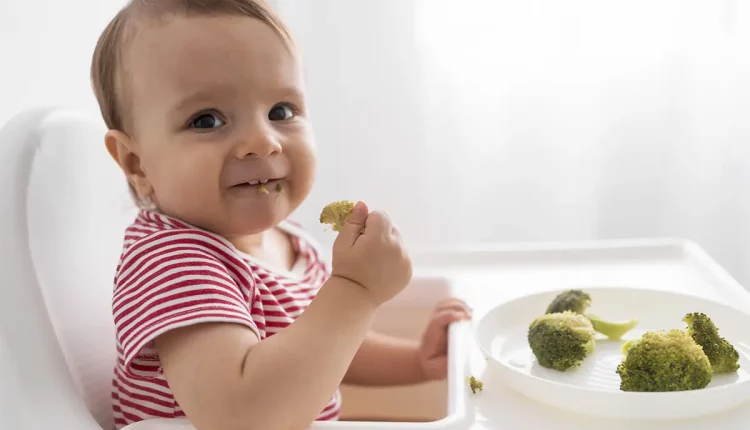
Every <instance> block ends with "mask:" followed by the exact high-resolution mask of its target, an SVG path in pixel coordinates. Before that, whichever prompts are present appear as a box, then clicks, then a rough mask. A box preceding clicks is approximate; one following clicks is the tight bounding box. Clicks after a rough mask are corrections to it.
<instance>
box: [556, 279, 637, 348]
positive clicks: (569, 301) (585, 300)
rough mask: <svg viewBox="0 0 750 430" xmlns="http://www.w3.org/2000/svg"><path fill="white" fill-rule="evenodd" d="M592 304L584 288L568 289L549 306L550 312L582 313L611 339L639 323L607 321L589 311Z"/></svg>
mask: <svg viewBox="0 0 750 430" xmlns="http://www.w3.org/2000/svg"><path fill="white" fill-rule="evenodd" d="M589 306H591V296H590V295H589V294H588V293H585V292H583V291H582V290H568V291H564V292H562V293H560V294H558V295H557V296H556V297H555V298H554V299H553V300H552V303H550V304H549V306H547V312H546V313H548V314H551V313H558V312H563V311H571V312H575V313H577V314H581V315H583V316H585V317H586V318H588V319H589V321H591V325H593V326H594V330H595V331H597V332H599V333H601V334H603V335H605V336H607V337H608V338H609V339H611V340H620V339H622V337H623V336H624V335H625V334H626V333H627V332H629V331H630V330H632V329H633V328H634V327H635V326H637V325H638V321H636V320H633V319H631V320H630V321H623V322H611V321H605V320H603V319H601V318H599V317H598V316H596V315H594V314H590V313H587V312H586V311H587V310H588V308H589Z"/></svg>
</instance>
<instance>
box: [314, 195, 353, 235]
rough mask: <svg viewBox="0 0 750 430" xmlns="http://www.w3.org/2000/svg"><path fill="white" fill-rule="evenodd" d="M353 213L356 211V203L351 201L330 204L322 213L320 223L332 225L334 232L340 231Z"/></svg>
mask: <svg viewBox="0 0 750 430" xmlns="http://www.w3.org/2000/svg"><path fill="white" fill-rule="evenodd" d="M352 211H354V202H351V201H349V200H340V201H338V202H333V203H329V204H328V205H326V206H325V207H324V208H323V210H322V211H321V212H320V223H321V224H331V225H332V226H333V227H332V229H333V231H340V230H341V228H342V227H343V226H344V224H345V223H346V220H347V219H348V218H349V215H351V214H352Z"/></svg>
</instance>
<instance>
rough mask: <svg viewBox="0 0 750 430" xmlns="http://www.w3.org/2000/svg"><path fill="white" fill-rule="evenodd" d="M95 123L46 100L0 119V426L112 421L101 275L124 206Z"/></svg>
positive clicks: (106, 299) (80, 427)
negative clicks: (45, 104)
mask: <svg viewBox="0 0 750 430" xmlns="http://www.w3.org/2000/svg"><path fill="white" fill-rule="evenodd" d="M104 132H105V128H104V126H103V125H102V124H100V123H99V122H96V121H94V119H93V118H90V117H87V116H85V115H83V114H81V113H77V112H72V111H66V110H57V109H40V110H35V111H30V112H25V113H22V114H20V115H18V116H16V117H14V118H12V119H11V120H10V121H9V122H8V123H7V124H6V125H5V126H4V127H3V128H2V129H0V205H1V206H2V208H3V209H2V212H1V213H0V243H2V248H0V251H1V252H2V254H0V269H2V270H1V271H0V273H2V278H0V279H2V280H1V281H0V288H2V296H1V298H0V381H2V383H0V428H3V429H5V428H7V429H11V428H18V429H55V430H59V429H66V430H67V429H70V430H73V429H75V430H88V429H92V430H93V429H100V428H105V429H109V428H111V427H112V414H111V411H110V396H111V378H112V368H113V366H114V363H115V359H116V356H115V344H114V325H113V322H112V315H111V297H112V280H113V276H114V270H115V268H116V265H117V261H118V257H119V252H120V249H121V246H122V233H123V230H124V228H125V226H126V225H127V223H128V222H129V221H130V220H132V218H133V216H134V211H135V208H134V206H133V204H132V203H131V202H130V200H129V196H128V191H127V185H126V183H125V180H124V178H123V176H122V174H121V173H120V171H119V169H118V168H117V166H116V165H115V164H114V162H113V161H112V160H111V159H110V158H109V155H108V154H107V152H106V150H105V148H104ZM4 409H7V411H6V410H4Z"/></svg>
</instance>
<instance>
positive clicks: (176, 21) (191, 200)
mask: <svg viewBox="0 0 750 430" xmlns="http://www.w3.org/2000/svg"><path fill="white" fill-rule="evenodd" d="M123 61H124V64H125V80H126V82H128V84H127V88H128V93H127V100H128V102H129V103H130V105H129V106H128V108H129V109H128V112H130V114H131V117H132V119H133V129H134V133H133V140H134V142H135V143H134V145H135V147H136V148H137V152H138V155H139V157H140V167H141V168H142V170H143V171H144V174H145V176H146V178H147V180H148V182H149V183H150V185H151V187H152V188H153V195H152V200H153V201H154V203H155V204H156V205H157V207H158V208H159V210H160V211H161V212H163V213H165V214H166V215H170V216H174V217H177V218H179V219H181V220H183V221H185V222H188V223H190V224H193V225H196V226H198V227H201V228H204V229H207V230H210V231H213V232H216V233H218V234H221V235H223V236H224V237H227V238H228V239H230V240H231V239H232V238H233V237H238V236H243V235H248V234H255V233H260V232H262V231H264V230H266V229H268V228H270V227H272V226H274V225H276V224H277V223H278V222H279V221H281V220H283V219H284V218H286V217H287V216H288V215H289V214H290V213H291V212H292V211H293V210H294V209H296V208H297V206H299V204H300V203H302V201H303V200H304V198H305V197H306V196H307V194H308V193H309V191H310V188H311V187H312V183H313V177H314V174H315V152H314V141H313V135H312V131H311V128H310V124H309V122H308V119H307V111H306V106H305V100H304V88H303V81H302V74H301V67H300V64H299V61H298V58H297V57H296V55H294V54H293V53H291V52H290V50H289V48H288V47H287V46H286V45H285V44H284V41H283V39H282V38H281V36H279V35H278V34H277V33H276V32H275V31H274V30H273V29H272V28H270V27H269V26H268V25H266V24H265V23H263V22H261V21H258V20H255V19H252V18H245V17H231V16H213V17H179V16H176V17H170V18H169V19H167V20H164V21H161V22H158V23H152V24H147V25H143V26H141V27H140V29H139V31H138V33H137V34H136V36H135V37H134V39H133V40H132V43H131V44H130V45H129V46H128V47H127V49H126V51H125V54H124V58H123ZM266 181H267V183H266V185H265V188H266V189H267V190H268V193H267V194H266V193H261V192H259V190H258V186H257V185H254V184H256V183H259V182H260V183H262V182H266ZM250 184H253V185H250Z"/></svg>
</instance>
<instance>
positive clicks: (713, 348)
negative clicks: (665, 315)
mask: <svg viewBox="0 0 750 430" xmlns="http://www.w3.org/2000/svg"><path fill="white" fill-rule="evenodd" d="M682 321H683V322H685V323H686V324H687V325H688V329H687V332H688V334H689V335H690V337H691V338H692V339H693V340H694V341H695V343H697V344H698V345H700V346H701V347H702V348H703V352H705V353H706V357H708V361H709V362H710V363H711V369H712V370H713V372H714V373H732V372H736V371H737V370H738V369H739V368H740V365H739V360H740V354H739V353H738V352H737V350H736V349H735V348H734V346H733V345H732V344H731V343H729V341H727V340H726V339H724V338H723V337H721V336H719V329H718V328H717V327H716V325H715V324H714V323H713V321H711V318H709V317H708V316H707V315H706V314H704V313H701V312H693V313H690V314H687V315H685V317H684V318H683V319H682Z"/></svg>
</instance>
